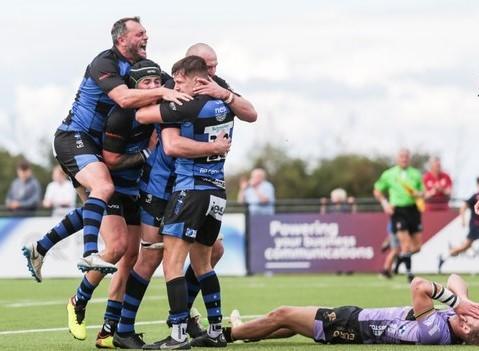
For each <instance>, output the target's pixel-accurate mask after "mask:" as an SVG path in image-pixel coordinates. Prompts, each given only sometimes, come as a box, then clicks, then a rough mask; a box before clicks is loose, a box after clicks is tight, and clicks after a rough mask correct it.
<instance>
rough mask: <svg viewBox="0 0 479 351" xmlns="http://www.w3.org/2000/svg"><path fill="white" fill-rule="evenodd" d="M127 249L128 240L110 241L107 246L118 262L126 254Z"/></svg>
mask: <svg viewBox="0 0 479 351" xmlns="http://www.w3.org/2000/svg"><path fill="white" fill-rule="evenodd" d="M126 249H127V245H126V240H122V239H118V240H115V241H114V242H112V243H109V245H107V247H106V248H105V251H106V252H107V254H108V255H109V256H110V257H112V259H113V260H114V261H115V262H118V261H119V260H120V258H122V256H123V255H124V254H125V252H126Z"/></svg>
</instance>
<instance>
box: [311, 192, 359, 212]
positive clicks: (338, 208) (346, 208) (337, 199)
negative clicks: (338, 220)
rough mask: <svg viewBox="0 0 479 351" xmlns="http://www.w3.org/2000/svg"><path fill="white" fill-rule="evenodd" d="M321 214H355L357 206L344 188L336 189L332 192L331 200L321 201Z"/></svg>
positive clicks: (324, 199)
mask: <svg viewBox="0 0 479 351" xmlns="http://www.w3.org/2000/svg"><path fill="white" fill-rule="evenodd" d="M320 212H321V213H354V212H356V204H355V200H354V197H352V196H348V193H347V192H346V190H344V189H343V188H336V189H333V190H332V191H331V194H330V198H329V200H328V199H327V198H322V199H321V209H320Z"/></svg>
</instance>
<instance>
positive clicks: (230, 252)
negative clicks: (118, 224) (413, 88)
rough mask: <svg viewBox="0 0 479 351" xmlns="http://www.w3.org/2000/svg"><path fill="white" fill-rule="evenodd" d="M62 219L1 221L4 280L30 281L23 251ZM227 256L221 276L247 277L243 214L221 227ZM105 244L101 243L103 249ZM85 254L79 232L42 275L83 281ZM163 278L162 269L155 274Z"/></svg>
mask: <svg viewBox="0 0 479 351" xmlns="http://www.w3.org/2000/svg"><path fill="white" fill-rule="evenodd" d="M60 219H61V218H56V217H33V218H8V217H6V218H0V278H23V277H24V278H27V277H30V273H29V272H28V269H27V264H26V259H25V258H24V257H23V255H22V252H21V247H22V246H23V245H24V244H26V243H28V242H32V241H37V240H38V239H40V238H41V237H42V236H43V235H44V234H45V233H46V232H47V231H48V230H50V228H52V227H53V226H54V225H56V224H57V223H58V221H59V220H60ZM221 233H222V234H223V237H224V239H223V243H224V246H225V253H224V255H223V258H222V260H221V261H220V263H219V264H218V266H217V267H216V270H217V272H218V273H219V274H223V275H245V274H246V261H245V218H244V215H243V214H225V215H224V216H223V225H222V227H221ZM102 247H103V243H102V241H101V239H100V248H102ZM82 254H83V237H82V233H81V232H78V233H76V234H74V235H72V236H70V237H68V238H66V239H65V240H63V241H61V242H60V243H58V244H57V245H55V246H54V247H53V248H52V249H51V250H50V251H49V252H48V253H47V256H46V258H45V263H44V265H43V269H42V274H43V277H44V278H50V277H81V276H82V274H81V272H80V271H79V270H78V269H77V267H76V264H77V261H78V259H79V258H80V257H81V256H82ZM155 274H156V275H157V276H159V275H162V274H163V273H162V267H161V266H160V267H159V268H158V269H157V270H156V273H155Z"/></svg>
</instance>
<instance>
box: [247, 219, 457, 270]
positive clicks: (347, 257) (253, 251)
mask: <svg viewBox="0 0 479 351" xmlns="http://www.w3.org/2000/svg"><path fill="white" fill-rule="evenodd" d="M456 216H457V212H455V211H452V210H451V211H444V212H441V213H424V214H423V224H424V228H425V230H424V235H423V237H424V240H425V241H427V240H429V239H430V238H431V237H432V236H433V235H434V234H435V233H437V232H438V231H440V230H441V229H442V228H443V227H445V226H446V225H447V224H448V223H449V222H451V221H452V220H453V219H454V218H455V217H456ZM388 221H389V218H388V216H386V215H385V214H384V213H354V214H350V213H334V214H282V215H273V216H252V217H251V221H250V224H249V231H250V244H249V269H250V270H251V273H265V272H379V271H380V270H381V269H382V266H383V262H384V258H385V255H384V254H383V253H381V244H382V242H383V241H384V239H385V238H386V233H387V231H386V227H387V224H388Z"/></svg>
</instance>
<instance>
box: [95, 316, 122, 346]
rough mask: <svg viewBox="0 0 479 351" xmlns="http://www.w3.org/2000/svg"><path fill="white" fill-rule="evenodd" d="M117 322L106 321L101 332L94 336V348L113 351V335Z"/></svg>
mask: <svg viewBox="0 0 479 351" xmlns="http://www.w3.org/2000/svg"><path fill="white" fill-rule="evenodd" d="M117 324H118V322H116V321H111V320H108V319H106V320H105V322H104V323H103V326H102V328H101V330H100V331H99V332H98V335H97V336H96V342H95V346H96V347H97V348H99V349H114V348H115V346H114V345H113V334H114V333H115V330H116V325H117Z"/></svg>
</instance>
